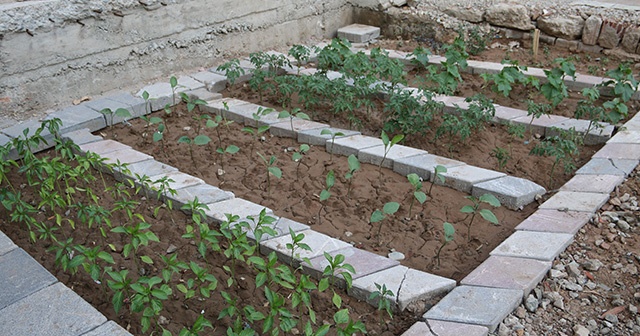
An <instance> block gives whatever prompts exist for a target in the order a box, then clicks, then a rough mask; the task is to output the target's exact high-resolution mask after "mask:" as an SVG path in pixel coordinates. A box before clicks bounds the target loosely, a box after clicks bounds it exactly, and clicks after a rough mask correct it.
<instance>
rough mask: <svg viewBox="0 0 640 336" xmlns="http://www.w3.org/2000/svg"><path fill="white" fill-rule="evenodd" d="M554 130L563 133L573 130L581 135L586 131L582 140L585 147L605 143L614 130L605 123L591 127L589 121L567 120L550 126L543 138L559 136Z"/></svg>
mask: <svg viewBox="0 0 640 336" xmlns="http://www.w3.org/2000/svg"><path fill="white" fill-rule="evenodd" d="M555 128H558V129H561V130H565V131H568V130H570V129H571V128H573V129H574V130H575V131H576V132H578V133H580V134H582V135H584V134H585V133H587V130H588V131H589V133H588V134H587V136H586V137H584V138H583V139H584V144H585V145H597V144H601V143H605V142H607V140H609V139H610V138H611V134H613V129H614V127H613V125H609V124H607V123H599V124H598V125H591V123H590V121H589V120H578V119H568V120H564V121H561V122H559V123H557V124H553V125H551V126H550V127H549V128H547V131H546V133H545V136H547V137H552V136H556V135H560V132H559V131H558V130H556V129H555Z"/></svg>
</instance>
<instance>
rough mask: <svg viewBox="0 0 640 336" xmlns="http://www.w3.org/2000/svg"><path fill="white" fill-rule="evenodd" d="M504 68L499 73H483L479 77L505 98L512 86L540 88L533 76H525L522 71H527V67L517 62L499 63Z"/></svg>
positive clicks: (506, 61)
mask: <svg viewBox="0 0 640 336" xmlns="http://www.w3.org/2000/svg"><path fill="white" fill-rule="evenodd" d="M501 63H502V64H504V65H505V66H504V67H503V68H502V70H500V72H499V73H494V74H490V73H484V74H481V75H480V77H482V79H484V80H485V81H486V82H493V86H492V88H493V89H494V90H495V91H497V92H500V93H502V94H503V95H504V96H505V97H509V94H510V93H511V91H512V90H513V85H515V84H517V83H520V84H523V85H525V86H526V85H528V84H531V85H532V86H533V87H534V88H539V87H540V82H539V81H538V79H537V78H535V77H533V76H525V74H524V72H523V71H526V70H527V67H525V66H520V65H518V61H509V60H503V61H502V62H501Z"/></svg>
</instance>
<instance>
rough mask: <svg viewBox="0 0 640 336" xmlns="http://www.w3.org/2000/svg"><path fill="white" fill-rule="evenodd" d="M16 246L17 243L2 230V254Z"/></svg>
mask: <svg viewBox="0 0 640 336" xmlns="http://www.w3.org/2000/svg"><path fill="white" fill-rule="evenodd" d="M16 248H17V246H16V244H14V243H13V241H12V240H11V239H10V238H9V237H7V236H6V235H5V234H4V232H2V231H0V256H2V255H3V254H5V253H7V252H9V251H11V250H14V249H16Z"/></svg>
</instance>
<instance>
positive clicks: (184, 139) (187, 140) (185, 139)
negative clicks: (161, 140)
mask: <svg viewBox="0 0 640 336" xmlns="http://www.w3.org/2000/svg"><path fill="white" fill-rule="evenodd" d="M178 143H186V144H191V138H189V137H188V136H186V135H183V136H181V137H180V139H178Z"/></svg>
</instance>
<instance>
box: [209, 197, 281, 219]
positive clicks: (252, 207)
mask: <svg viewBox="0 0 640 336" xmlns="http://www.w3.org/2000/svg"><path fill="white" fill-rule="evenodd" d="M207 206H208V207H209V210H205V214H206V215H207V216H208V217H210V218H211V220H212V221H214V222H216V223H222V222H224V221H226V220H227V216H225V214H231V215H237V216H240V218H241V219H242V218H245V217H247V216H257V215H259V214H260V212H261V211H262V209H267V214H273V211H272V210H271V209H269V208H267V207H264V206H262V205H260V204H256V203H253V202H250V201H247V200H244V199H242V198H231V199H228V200H224V201H220V202H216V203H210V204H207Z"/></svg>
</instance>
